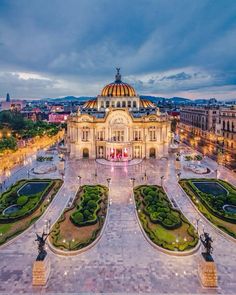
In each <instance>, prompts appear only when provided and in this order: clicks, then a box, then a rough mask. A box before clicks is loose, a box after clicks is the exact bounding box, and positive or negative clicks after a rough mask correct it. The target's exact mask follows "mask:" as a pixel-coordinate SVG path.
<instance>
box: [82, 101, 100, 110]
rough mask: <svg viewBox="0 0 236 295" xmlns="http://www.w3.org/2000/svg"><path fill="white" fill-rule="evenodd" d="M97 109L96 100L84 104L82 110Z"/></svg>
mask: <svg viewBox="0 0 236 295" xmlns="http://www.w3.org/2000/svg"><path fill="white" fill-rule="evenodd" d="M96 108H97V100H96V99H91V100H88V101H86V102H85V103H84V105H83V109H96Z"/></svg>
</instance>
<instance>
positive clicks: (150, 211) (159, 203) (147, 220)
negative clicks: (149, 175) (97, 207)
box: [134, 185, 199, 251]
mask: <svg viewBox="0 0 236 295" xmlns="http://www.w3.org/2000/svg"><path fill="white" fill-rule="evenodd" d="M134 197H135V202H136V208H137V210H138V217H139V219H140V221H141V223H142V226H143V229H144V230H145V232H146V234H147V235H148V237H149V238H150V240H151V241H152V242H154V243H155V244H156V245H158V246H160V247H162V248H164V249H167V250H170V251H186V250H191V249H193V248H194V247H195V246H196V245H197V243H198V240H199V239H198V234H197V232H196V230H195V229H194V227H193V225H192V224H191V223H189V221H188V220H187V219H186V218H185V216H184V215H183V214H182V213H181V212H180V211H179V210H177V209H175V208H173V207H172V205H171V203H170V201H169V199H168V197H167V195H166V194H165V192H164V190H163V188H162V187H160V186H157V185H141V186H138V187H136V188H135V189H134Z"/></svg>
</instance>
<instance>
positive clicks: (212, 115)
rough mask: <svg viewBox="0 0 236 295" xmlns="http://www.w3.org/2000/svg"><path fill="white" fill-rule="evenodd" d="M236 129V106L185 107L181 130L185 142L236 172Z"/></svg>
mask: <svg viewBox="0 0 236 295" xmlns="http://www.w3.org/2000/svg"><path fill="white" fill-rule="evenodd" d="M235 126H236V108H235V107H231V108H225V107H219V106H218V107H215V106H214V107H213V106H207V107H185V108H182V109H181V111H180V123H179V124H178V127H179V128H178V130H179V136H180V140H181V141H182V142H184V143H186V144H188V145H190V146H192V147H193V148H195V149H197V150H199V151H200V152H202V153H203V154H204V155H207V156H209V157H211V158H213V159H215V160H217V161H218V162H219V163H221V164H224V165H226V166H228V167H229V168H231V169H236V148H235V147H236V127H235Z"/></svg>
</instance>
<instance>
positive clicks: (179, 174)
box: [177, 172, 181, 180]
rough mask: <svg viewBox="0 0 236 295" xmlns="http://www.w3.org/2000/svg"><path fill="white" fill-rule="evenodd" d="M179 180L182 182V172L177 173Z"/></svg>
mask: <svg viewBox="0 0 236 295" xmlns="http://www.w3.org/2000/svg"><path fill="white" fill-rule="evenodd" d="M177 176H178V180H180V176H181V172H179V173H177Z"/></svg>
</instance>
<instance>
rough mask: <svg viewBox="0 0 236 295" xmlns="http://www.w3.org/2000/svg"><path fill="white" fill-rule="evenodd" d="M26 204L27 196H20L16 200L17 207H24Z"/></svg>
mask: <svg viewBox="0 0 236 295" xmlns="http://www.w3.org/2000/svg"><path fill="white" fill-rule="evenodd" d="M27 202H28V197H27V196H20V197H19V198H18V199H17V205H19V206H24V205H25V204H26V203H27Z"/></svg>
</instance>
